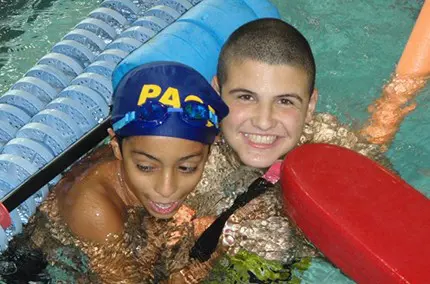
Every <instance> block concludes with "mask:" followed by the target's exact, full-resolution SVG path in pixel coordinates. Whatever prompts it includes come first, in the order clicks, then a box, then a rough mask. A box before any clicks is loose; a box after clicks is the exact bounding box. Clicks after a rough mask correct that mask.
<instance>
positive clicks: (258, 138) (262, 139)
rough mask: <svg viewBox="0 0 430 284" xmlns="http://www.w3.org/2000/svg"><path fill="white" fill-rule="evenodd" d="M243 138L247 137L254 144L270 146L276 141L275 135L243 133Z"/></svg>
mask: <svg viewBox="0 0 430 284" xmlns="http://www.w3.org/2000/svg"><path fill="white" fill-rule="evenodd" d="M245 137H247V138H248V139H249V140H250V141H251V142H252V143H256V144H272V143H273V142H275V140H276V136H275V135H256V134H248V133H245Z"/></svg>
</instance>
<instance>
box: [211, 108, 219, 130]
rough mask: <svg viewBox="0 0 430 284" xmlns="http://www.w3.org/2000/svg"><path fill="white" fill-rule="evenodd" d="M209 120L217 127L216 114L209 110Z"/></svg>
mask: <svg viewBox="0 0 430 284" xmlns="http://www.w3.org/2000/svg"><path fill="white" fill-rule="evenodd" d="M209 120H210V121H211V122H212V123H213V124H215V126H216V127H217V128H218V116H217V115H216V114H214V113H213V112H211V111H209Z"/></svg>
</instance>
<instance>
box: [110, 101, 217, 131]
mask: <svg viewBox="0 0 430 284" xmlns="http://www.w3.org/2000/svg"><path fill="white" fill-rule="evenodd" d="M171 113H179V114H180V117H181V119H182V120H183V121H184V122H186V123H188V124H190V125H193V126H197V127H204V126H206V125H207V124H208V121H210V122H212V124H213V125H214V126H215V127H216V128H219V125H218V116H217V115H216V114H214V113H213V112H212V111H210V110H209V107H208V106H207V105H205V104H201V103H199V102H195V101H188V102H184V103H182V107H181V108H174V107H168V106H166V105H164V104H162V103H160V102H158V101H147V102H146V103H145V104H143V105H141V106H140V107H139V109H138V110H137V111H130V112H127V113H126V114H125V116H124V117H123V118H122V119H120V120H118V121H117V122H115V123H114V124H113V125H112V127H113V130H114V131H117V130H119V129H121V128H123V127H124V126H126V125H127V124H129V123H130V122H132V121H136V120H138V121H140V122H141V123H142V124H143V126H144V127H157V126H159V125H161V124H163V123H164V121H165V120H166V119H167V118H168V117H169V116H170V114H171Z"/></svg>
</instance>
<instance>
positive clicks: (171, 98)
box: [160, 87, 181, 108]
mask: <svg viewBox="0 0 430 284" xmlns="http://www.w3.org/2000/svg"><path fill="white" fill-rule="evenodd" d="M160 103H162V104H165V105H166V106H171V107H175V108H180V107H181V99H180V98H179V91H178V89H175V88H172V87H169V88H167V90H166V91H165V92H164V94H163V96H162V97H161V99H160Z"/></svg>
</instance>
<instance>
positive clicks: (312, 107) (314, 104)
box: [306, 88, 318, 123]
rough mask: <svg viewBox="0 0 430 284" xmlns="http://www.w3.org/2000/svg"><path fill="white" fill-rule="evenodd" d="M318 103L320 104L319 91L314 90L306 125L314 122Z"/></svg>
mask: <svg viewBox="0 0 430 284" xmlns="http://www.w3.org/2000/svg"><path fill="white" fill-rule="evenodd" d="M317 102H318V89H317V88H314V91H313V93H312V95H311V98H310V100H309V104H308V111H307V113H306V123H309V122H310V121H311V120H312V118H313V115H314V112H315V109H316V107H317Z"/></svg>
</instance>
